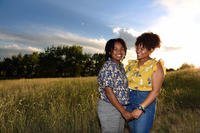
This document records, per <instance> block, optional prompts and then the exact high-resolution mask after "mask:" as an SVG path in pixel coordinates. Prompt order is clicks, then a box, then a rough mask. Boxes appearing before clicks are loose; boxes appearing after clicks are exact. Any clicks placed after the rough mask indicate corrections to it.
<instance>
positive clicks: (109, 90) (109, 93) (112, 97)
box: [105, 87, 133, 121]
mask: <svg viewBox="0 0 200 133" xmlns="http://www.w3.org/2000/svg"><path fill="white" fill-rule="evenodd" d="M105 94H106V96H107V98H108V99H109V101H110V103H111V104H112V105H113V106H114V107H115V108H116V109H117V110H118V111H119V112H120V113H121V114H122V116H123V117H124V118H125V119H126V120H127V121H128V120H130V119H132V118H133V117H132V115H131V113H130V112H128V111H126V110H125V109H124V107H123V106H122V105H121V104H120V103H119V101H118V99H117V98H116V96H115V94H114V92H113V90H112V88H110V87H106V88H105Z"/></svg>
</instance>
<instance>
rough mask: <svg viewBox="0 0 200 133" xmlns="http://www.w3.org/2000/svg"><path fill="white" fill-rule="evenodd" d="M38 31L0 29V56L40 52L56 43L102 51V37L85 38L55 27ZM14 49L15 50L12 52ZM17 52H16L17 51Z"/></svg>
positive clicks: (103, 44)
mask: <svg viewBox="0 0 200 133" xmlns="http://www.w3.org/2000/svg"><path fill="white" fill-rule="evenodd" d="M43 30H44V31H43V32H42V31H40V32H38V33H35V34H33V33H29V32H26V33H18V34H16V33H13V32H1V31H0V48H1V51H3V50H4V52H2V53H1V55H0V56H3V57H5V56H7V55H9V56H10V55H11V54H18V53H19V52H20V51H23V53H30V52H31V51H38V52H41V51H42V49H45V48H47V47H49V46H58V45H62V46H63V45H80V46H82V47H83V50H84V52H89V53H99V52H103V50H104V47H105V43H106V40H105V39H104V38H98V39H96V38H86V37H82V36H79V35H77V34H73V33H69V32H64V31H62V30H57V29H43ZM29 31H31V30H29ZM13 51H15V52H13ZM17 52H18V53H17Z"/></svg>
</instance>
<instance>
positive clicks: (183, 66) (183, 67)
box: [178, 63, 195, 70]
mask: <svg viewBox="0 0 200 133" xmlns="http://www.w3.org/2000/svg"><path fill="white" fill-rule="evenodd" d="M193 68H195V66H194V65H193V64H187V63H184V64H182V66H181V67H180V68H179V69H178V70H183V69H193Z"/></svg>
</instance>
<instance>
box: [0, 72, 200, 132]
mask: <svg viewBox="0 0 200 133" xmlns="http://www.w3.org/2000/svg"><path fill="white" fill-rule="evenodd" d="M98 97H99V94H98V89H97V81H96V77H87V78H48V79H19V80H1V81H0V132H1V133H15V132H19V133H25V132H26V133H46V132H48V133H58V132H60V133H62V132H64V133H79V132H83V133H98V132H100V125H99V121H98V117H97V113H96V103H97V100H98ZM199 116H200V70H184V71H176V72H170V73H168V74H167V75H166V79H165V82H164V84H163V88H162V91H161V94H160V96H159V98H158V106H157V114H156V118H155V122H154V127H153V129H152V133H180V132H181V133H198V132H200V119H199Z"/></svg>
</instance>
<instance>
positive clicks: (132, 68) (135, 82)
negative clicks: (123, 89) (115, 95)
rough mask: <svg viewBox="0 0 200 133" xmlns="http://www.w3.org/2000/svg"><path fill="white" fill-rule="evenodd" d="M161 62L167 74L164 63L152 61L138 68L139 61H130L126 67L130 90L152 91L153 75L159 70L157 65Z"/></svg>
mask: <svg viewBox="0 0 200 133" xmlns="http://www.w3.org/2000/svg"><path fill="white" fill-rule="evenodd" d="M158 62H160V64H161V65H162V68H163V70H164V73H165V68H164V65H163V61H162V60H159V61H157V60H156V59H150V60H148V61H146V62H145V63H144V64H143V65H141V66H140V67H139V68H138V60H129V61H128V65H127V66H126V75H127V77H128V84H129V88H130V89H132V90H140V91H151V90H152V74H153V72H154V71H156V70H157V63H158Z"/></svg>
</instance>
